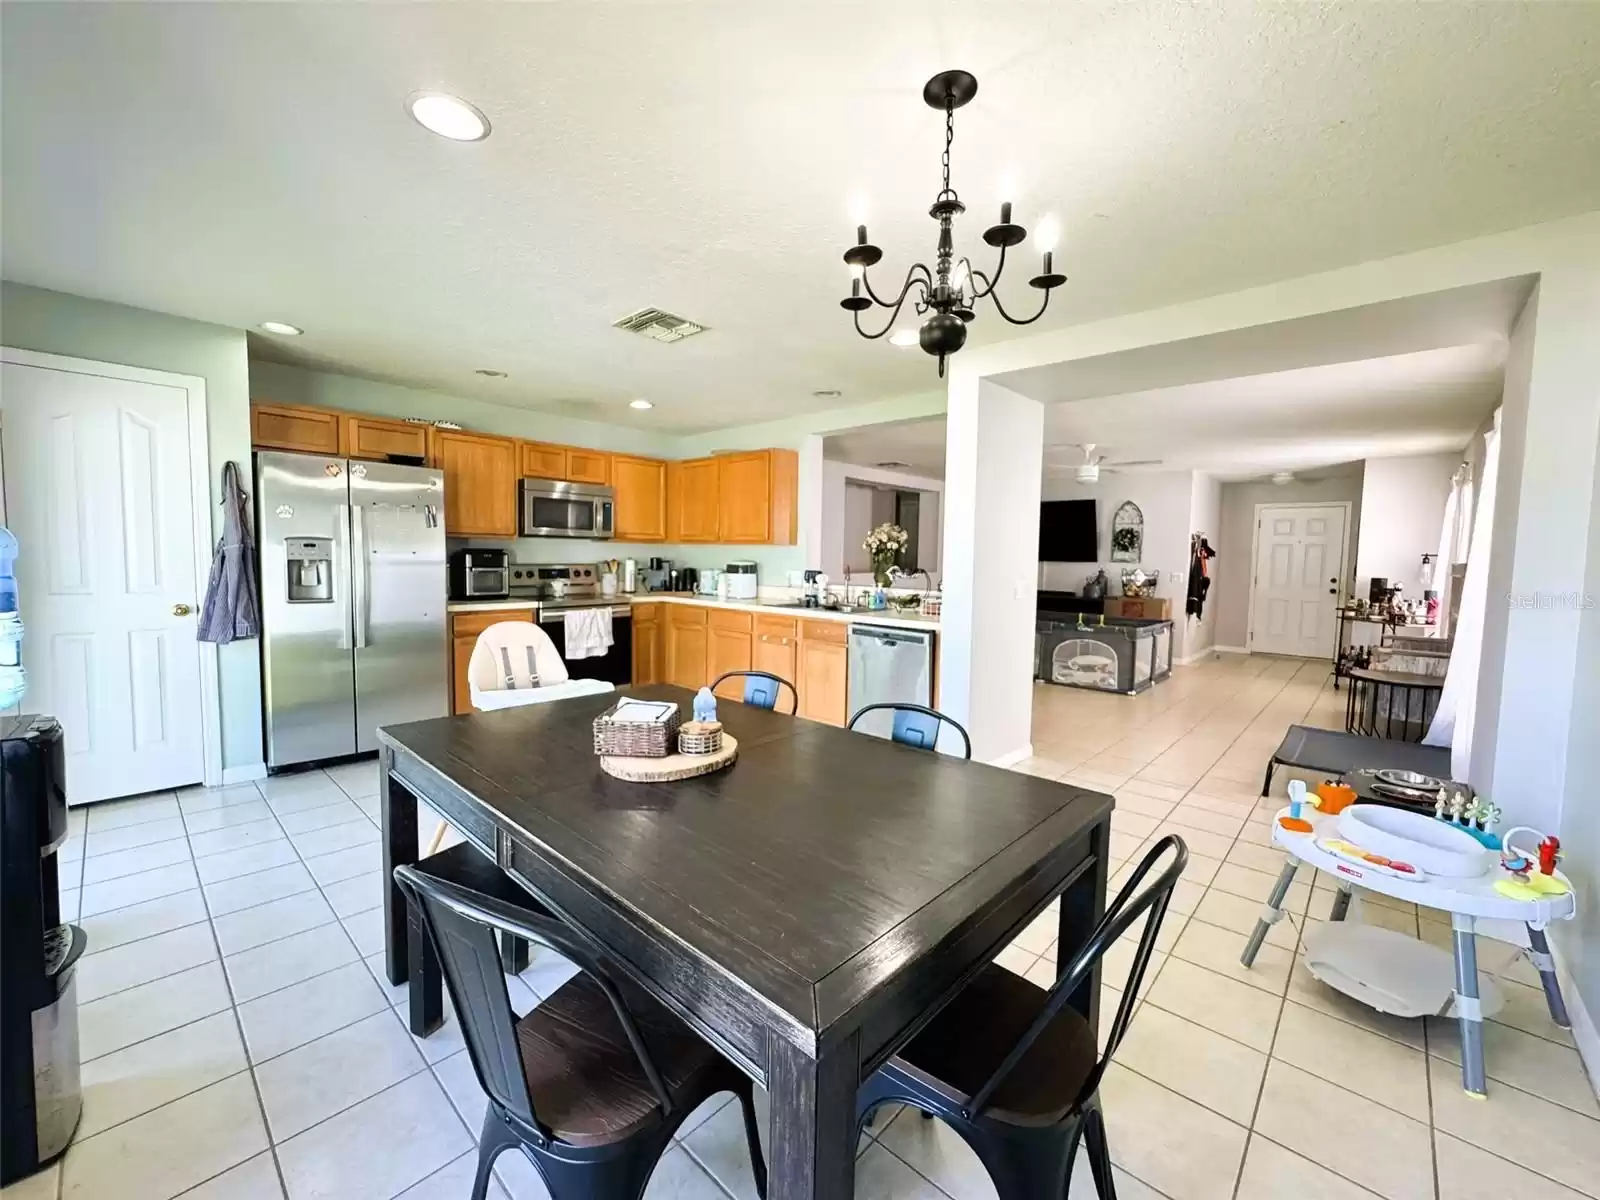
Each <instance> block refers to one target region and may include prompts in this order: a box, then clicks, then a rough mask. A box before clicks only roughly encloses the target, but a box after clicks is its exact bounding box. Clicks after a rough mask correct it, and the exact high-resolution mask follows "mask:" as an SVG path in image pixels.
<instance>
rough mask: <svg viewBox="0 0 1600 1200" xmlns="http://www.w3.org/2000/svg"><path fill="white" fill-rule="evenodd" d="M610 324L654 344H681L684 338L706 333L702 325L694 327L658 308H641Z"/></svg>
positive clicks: (691, 322) (688, 322)
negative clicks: (645, 338) (654, 342)
mask: <svg viewBox="0 0 1600 1200" xmlns="http://www.w3.org/2000/svg"><path fill="white" fill-rule="evenodd" d="M611 324H612V325H613V326H614V327H615V328H617V329H625V330H627V331H628V332H629V333H637V334H639V335H640V336H642V337H647V338H649V339H650V340H652V341H656V342H681V341H683V339H684V338H686V337H693V336H694V335H695V334H697V333H704V332H705V331H706V327H705V326H704V325H696V324H695V323H694V322H693V321H686V320H684V319H683V318H682V317H680V316H676V315H674V314H673V313H669V312H663V311H662V310H661V309H659V308H641V309H639V310H638V311H637V312H631V313H629V314H628V315H627V316H625V317H622V318H621V319H620V320H616V321H613V322H611Z"/></svg>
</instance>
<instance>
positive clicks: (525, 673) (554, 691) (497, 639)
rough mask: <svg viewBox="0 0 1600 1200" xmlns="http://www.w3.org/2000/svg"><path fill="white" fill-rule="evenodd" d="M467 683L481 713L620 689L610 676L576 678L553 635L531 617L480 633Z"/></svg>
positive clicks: (507, 622) (470, 661)
mask: <svg viewBox="0 0 1600 1200" xmlns="http://www.w3.org/2000/svg"><path fill="white" fill-rule="evenodd" d="M467 685H468V687H469V689H470V690H471V695H472V707H473V708H476V709H478V710H479V711H480V712H491V711H493V710H495V709H500V708H516V707H518V706H520V705H524V704H548V703H549V702H550V701H552V700H565V699H567V698H568V697H569V696H592V695H597V694H598V693H601V692H611V691H615V690H616V688H615V686H614V685H612V684H609V683H606V682H605V681H604V680H600V679H573V678H571V677H570V676H569V675H568V673H567V664H566V663H565V662H563V661H562V659H561V655H560V654H558V653H556V647H555V643H554V642H552V641H551V640H550V635H549V634H547V633H545V631H544V630H542V629H540V628H539V627H538V626H537V625H535V624H534V623H533V622H531V621H500V622H497V623H496V624H494V625H491V626H489V628H487V629H485V630H484V631H483V632H482V633H480V634H479V635H478V641H477V644H476V645H475V646H473V648H472V657H471V658H470V659H468V660H467Z"/></svg>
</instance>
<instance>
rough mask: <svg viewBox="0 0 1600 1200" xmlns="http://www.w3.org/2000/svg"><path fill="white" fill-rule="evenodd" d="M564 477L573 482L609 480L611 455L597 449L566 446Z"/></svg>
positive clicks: (608, 481) (601, 482)
mask: <svg viewBox="0 0 1600 1200" xmlns="http://www.w3.org/2000/svg"><path fill="white" fill-rule="evenodd" d="M566 478H567V479H570V480H571V481H572V482H573V483H600V484H606V483H610V482H611V455H609V454H602V453H600V451H598V450H579V449H577V448H576V447H572V446H569V447H567V474H566Z"/></svg>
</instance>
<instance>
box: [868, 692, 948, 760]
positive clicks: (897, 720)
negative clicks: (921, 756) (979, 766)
mask: <svg viewBox="0 0 1600 1200" xmlns="http://www.w3.org/2000/svg"><path fill="white" fill-rule="evenodd" d="M881 710H888V711H892V712H893V713H894V726H893V728H892V729H890V731H889V736H890V737H891V738H892V739H893V740H895V741H897V742H899V743H900V744H901V745H902V746H914V747H915V748H917V749H918V750H932V749H934V748H935V747H936V746H938V744H939V729H940V726H942V725H948V726H950V728H952V729H954V730H955V731H956V732H957V733H959V734H960V735H961V757H962V758H966V759H970V758H971V757H972V739H971V738H970V737H968V736H967V731H966V730H965V729H964V728H963V727H962V725H961V722H960V721H957V720H956V719H955V718H954V717H947V716H945V715H944V714H943V713H942V712H940V711H939V710H938V709H934V708H928V707H927V706H926V705H923V704H909V703H904V702H900V701H889V702H886V703H882V704H866V705H863V706H862V707H860V708H858V709H856V711H855V715H854V716H852V717H851V718H850V723H849V724H848V725H846V726H845V728H846V729H854V728H855V727H856V722H858V721H860V720H861V718H862V717H864V716H866V715H867V714H868V713H871V712H879V711H881Z"/></svg>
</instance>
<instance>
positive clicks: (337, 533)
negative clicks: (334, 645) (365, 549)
mask: <svg viewBox="0 0 1600 1200" xmlns="http://www.w3.org/2000/svg"><path fill="white" fill-rule="evenodd" d="M349 537H350V506H349V505H348V504H335V505H334V506H333V590H334V592H335V593H336V594H337V595H338V596H339V649H341V650H348V649H350V582H349V581H350V544H349Z"/></svg>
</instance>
